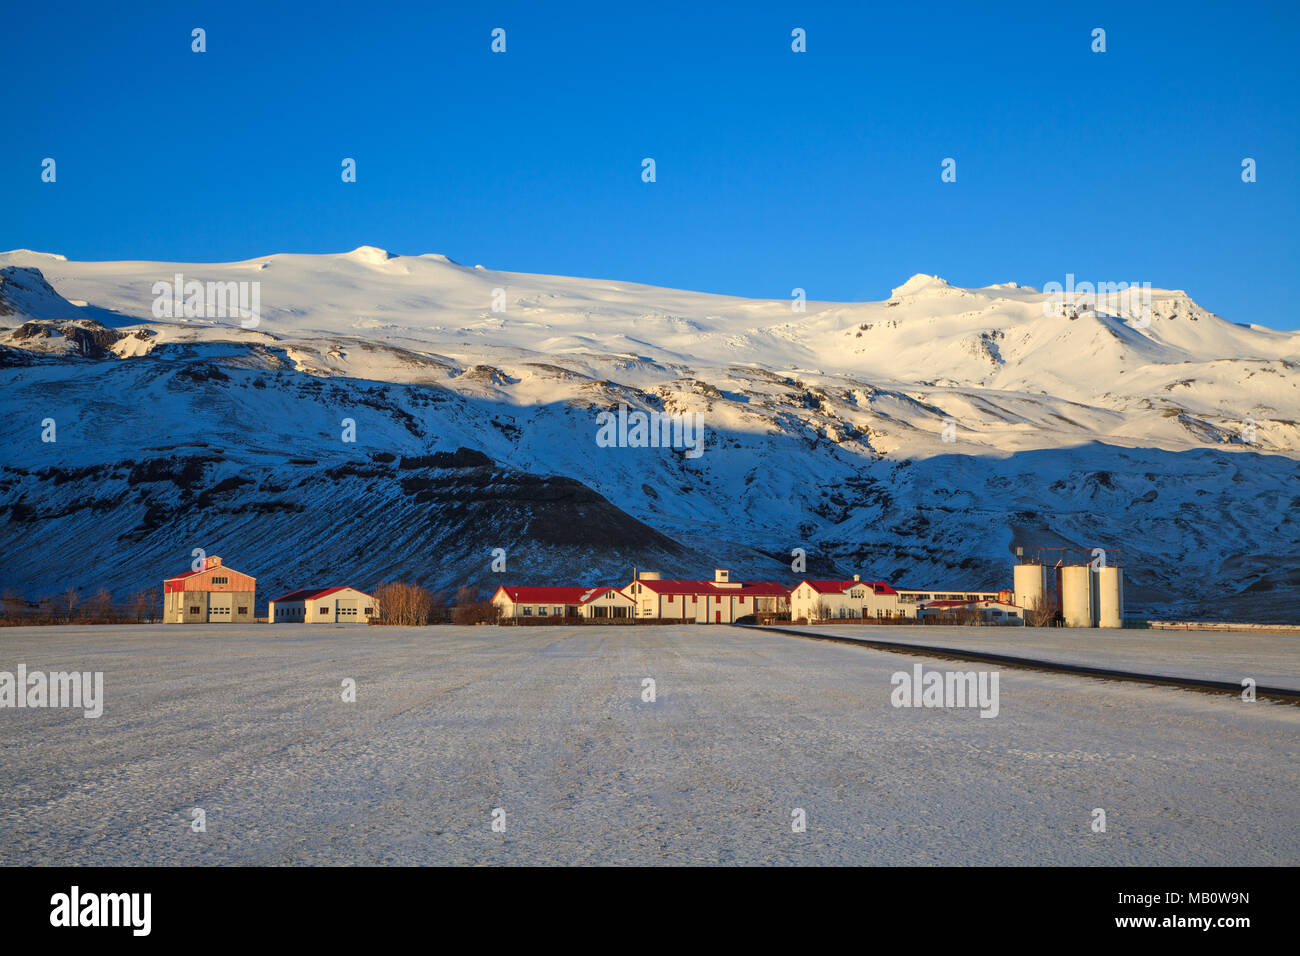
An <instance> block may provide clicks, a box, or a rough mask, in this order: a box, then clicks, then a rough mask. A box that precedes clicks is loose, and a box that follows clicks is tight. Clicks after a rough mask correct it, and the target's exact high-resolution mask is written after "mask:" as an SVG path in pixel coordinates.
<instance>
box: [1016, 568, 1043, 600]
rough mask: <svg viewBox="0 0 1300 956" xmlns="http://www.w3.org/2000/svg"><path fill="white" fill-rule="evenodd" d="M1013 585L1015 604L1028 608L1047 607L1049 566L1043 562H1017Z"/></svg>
mask: <svg viewBox="0 0 1300 956" xmlns="http://www.w3.org/2000/svg"><path fill="white" fill-rule="evenodd" d="M1013 575H1014V576H1013V579H1012V587H1013V590H1014V592H1015V599H1014V600H1015V604H1016V606H1017V607H1022V608H1025V609H1026V610H1034V609H1036V608H1037V609H1043V608H1046V607H1047V567H1046V565H1042V564H1017V565H1016V566H1015V569H1014V572H1013Z"/></svg>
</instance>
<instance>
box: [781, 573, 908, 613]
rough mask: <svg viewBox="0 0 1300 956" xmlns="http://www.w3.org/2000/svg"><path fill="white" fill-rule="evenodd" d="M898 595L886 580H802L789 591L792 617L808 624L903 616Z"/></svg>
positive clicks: (857, 576)
mask: <svg viewBox="0 0 1300 956" xmlns="http://www.w3.org/2000/svg"><path fill="white" fill-rule="evenodd" d="M904 616H906V615H904V613H903V610H902V608H901V607H900V606H899V603H898V592H897V591H895V590H894V589H893V588H891V587H890V586H889V585H888V584H886V583H885V582H884V581H863V580H862V576H861V575H859V574H855V575H853V580H852V581H810V580H803V581H800V582H799V583H798V584H797V585H796V586H795V587H794V589H793V590H792V591H791V592H790V617H791V618H793V619H794V620H796V621H797V620H799V619H800V618H805V619H807V620H809V621H824V620H828V619H834V620H840V619H849V618H887V617H904Z"/></svg>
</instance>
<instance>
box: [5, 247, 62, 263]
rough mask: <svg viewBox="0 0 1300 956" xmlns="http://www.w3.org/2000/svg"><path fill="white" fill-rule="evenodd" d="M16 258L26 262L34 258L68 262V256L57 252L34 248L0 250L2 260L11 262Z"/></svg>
mask: <svg viewBox="0 0 1300 956" xmlns="http://www.w3.org/2000/svg"><path fill="white" fill-rule="evenodd" d="M15 259H22V260H23V261H24V262H28V261H31V260H32V259H44V260H46V261H48V262H67V261H68V257H67V256H63V255H59V253H57V252H36V251H34V250H32V249H10V250H9V251H8V252H0V262H10V261H13V260H15Z"/></svg>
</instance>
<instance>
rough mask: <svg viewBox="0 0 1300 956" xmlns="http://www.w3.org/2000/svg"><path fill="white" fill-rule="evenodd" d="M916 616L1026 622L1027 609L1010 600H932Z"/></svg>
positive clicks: (993, 622) (1014, 622)
mask: <svg viewBox="0 0 1300 956" xmlns="http://www.w3.org/2000/svg"><path fill="white" fill-rule="evenodd" d="M916 616H917V617H918V618H920V619H922V620H926V619H929V620H936V619H937V620H940V621H948V620H950V621H953V622H954V623H960V622H962V620H963V619H964V618H973V617H978V619H979V620H980V621H982V622H984V623H986V624H1024V623H1025V610H1024V608H1020V607H1016V606H1015V605H1014V604H1012V603H1011V602H1010V601H1000V600H997V599H996V598H995V599H994V600H991V601H990V600H981V601H955V600H947V601H930V602H928V603H926V604H922V605H921V606H920V607H918V608H917V610H916Z"/></svg>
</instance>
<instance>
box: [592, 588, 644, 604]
mask: <svg viewBox="0 0 1300 956" xmlns="http://www.w3.org/2000/svg"><path fill="white" fill-rule="evenodd" d="M608 591H613V592H614V593H615V594H617V595H618V596H619V597H621V598H622V599H623V600H624V601H627V602H629V603H636V602H634V601H633V600H632V599H631V598H630V597H628V596H627V595H626V594H624V593H623V592H622V591H621V590H619V589H618V588H588V589H587V590H586V591H583V592H582V600H580V601H579V602H578V603H579V604H590V603H591V602H592V601H595V600H597V599H598V598H602V597H604V596H605V594H606V592H608Z"/></svg>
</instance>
